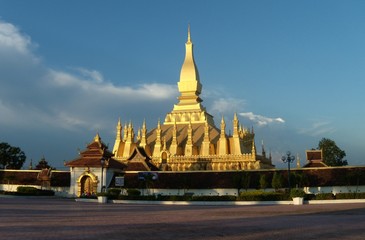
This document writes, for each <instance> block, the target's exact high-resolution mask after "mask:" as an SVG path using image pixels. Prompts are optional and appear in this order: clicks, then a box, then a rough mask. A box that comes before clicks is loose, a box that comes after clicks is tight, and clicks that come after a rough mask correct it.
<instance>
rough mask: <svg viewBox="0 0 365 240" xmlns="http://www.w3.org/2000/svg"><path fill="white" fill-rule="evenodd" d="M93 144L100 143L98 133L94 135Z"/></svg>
mask: <svg viewBox="0 0 365 240" xmlns="http://www.w3.org/2000/svg"><path fill="white" fill-rule="evenodd" d="M94 142H101V139H100V135H99V133H96V135H95V137H94Z"/></svg>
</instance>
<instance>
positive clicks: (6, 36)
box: [0, 20, 31, 54]
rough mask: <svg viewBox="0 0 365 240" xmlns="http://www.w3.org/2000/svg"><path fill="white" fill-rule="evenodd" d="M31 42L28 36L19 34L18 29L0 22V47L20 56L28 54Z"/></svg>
mask: <svg viewBox="0 0 365 240" xmlns="http://www.w3.org/2000/svg"><path fill="white" fill-rule="evenodd" d="M30 46H31V40H30V37H29V36H26V35H24V34H21V33H20V31H19V29H18V28H17V27H15V26H14V25H13V24H11V23H7V22H3V21H1V20H0V47H1V48H6V49H13V50H15V51H17V52H19V53H22V54H29V47H30Z"/></svg>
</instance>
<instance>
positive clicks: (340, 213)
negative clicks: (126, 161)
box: [0, 197, 365, 240]
mask: <svg viewBox="0 0 365 240" xmlns="http://www.w3.org/2000/svg"><path fill="white" fill-rule="evenodd" d="M0 239H7V240H12V239H27V240H33V239H37V240H43V239H47V240H48V239H110V240H112V239H128V240H133V239H139V240H143V239H159V240H161V239H175V240H179V239H199V240H205V239H316V240H318V239H321V240H322V239H365V204H364V203H354V204H326V205H302V206H294V205H265V206H192V205H187V206H181V205H178V206H177V205H132V204H98V203H85V202H75V201H74V200H73V199H58V198H49V197H47V198H43V197H42V198H26V197H6V198H4V197H0Z"/></svg>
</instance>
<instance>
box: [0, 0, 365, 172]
mask: <svg viewBox="0 0 365 240" xmlns="http://www.w3.org/2000/svg"><path fill="white" fill-rule="evenodd" d="M364 11H365V2H364V1H189V0H187V1H167V0H166V1H158V0H157V1H147V0H146V1H113V0H109V1H58V0H55V1H18V0H11V1H10V0H9V1H8V0H0V141H5V142H8V143H9V144H11V145H13V146H19V147H21V148H22V150H24V152H25V154H26V155H27V162H26V164H25V167H26V166H27V165H28V164H29V161H30V159H33V162H34V163H35V162H37V161H38V160H39V159H40V158H41V157H42V156H45V158H46V159H47V160H48V161H49V162H50V163H51V165H53V166H54V167H56V168H57V169H65V168H64V167H63V161H64V160H66V161H68V160H72V159H73V158H75V157H77V152H78V149H84V148H85V146H86V144H87V143H89V142H91V140H92V138H93V137H94V135H95V134H96V132H99V133H100V135H101V137H102V140H103V141H104V142H105V143H107V144H109V146H110V148H112V146H113V144H114V139H115V126H116V123H117V121H118V118H119V117H120V118H121V120H122V122H127V121H128V122H129V121H132V122H133V123H134V126H135V128H136V129H137V128H138V127H139V126H140V125H141V124H142V122H143V119H146V122H147V127H148V128H149V129H152V128H154V127H155V126H156V125H157V121H158V119H159V118H160V119H164V117H165V115H166V113H167V112H170V111H171V110H172V107H173V104H175V103H177V100H176V97H177V96H178V92H177V85H176V83H177V81H178V80H179V74H180V68H181V65H182V62H183V58H184V54H185V45H184V44H185V41H186V38H187V26H188V24H189V23H190V24H191V34H192V41H193V43H194V47H195V48H194V50H195V52H194V53H195V60H196V63H197V66H198V69H199V73H200V79H201V82H202V84H203V92H202V95H201V97H202V98H203V100H204V102H203V105H204V106H205V107H206V108H207V110H208V112H209V113H211V114H212V115H213V116H214V117H215V122H216V125H219V121H220V118H221V116H222V115H223V116H224V117H225V119H226V122H227V127H231V126H230V125H231V124H229V123H230V122H231V120H232V118H233V114H234V112H237V113H238V114H239V120H240V122H241V123H243V125H244V126H246V127H249V128H251V127H254V130H255V133H256V144H257V146H260V145H261V142H262V141H264V144H265V147H266V150H267V151H271V152H272V154H273V162H274V164H276V165H277V167H279V168H284V167H285V165H284V164H282V163H281V161H280V157H281V156H282V155H283V154H285V152H286V151H287V150H291V151H292V152H293V153H294V154H297V153H298V154H299V156H300V158H301V161H302V163H304V160H305V155H304V153H305V150H306V149H311V148H315V147H317V145H318V142H319V141H320V139H321V138H323V137H326V138H330V139H332V140H334V141H335V142H336V143H337V145H338V146H339V147H340V148H341V149H343V150H345V151H346V153H347V157H346V159H347V160H348V162H349V164H350V165H364V160H365V159H364V157H363V156H364V152H365V150H364V143H365V135H364V133H365V126H364V122H365V111H364V106H363V105H364V103H365V94H364V93H365V91H364V89H365V81H364V80H365V68H364V66H365V47H364V46H365V14H364Z"/></svg>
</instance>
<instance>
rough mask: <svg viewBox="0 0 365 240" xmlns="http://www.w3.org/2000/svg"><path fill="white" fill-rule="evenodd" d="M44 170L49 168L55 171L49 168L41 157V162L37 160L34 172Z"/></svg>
mask: <svg viewBox="0 0 365 240" xmlns="http://www.w3.org/2000/svg"><path fill="white" fill-rule="evenodd" d="M45 168H47V169H49V168H50V169H53V170H54V169H55V168H53V167H51V166H50V165H49V164H48V161H47V160H46V159H45V158H44V157H42V158H41V160H39V162H38V164H37V166H35V169H36V170H42V169H45Z"/></svg>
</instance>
